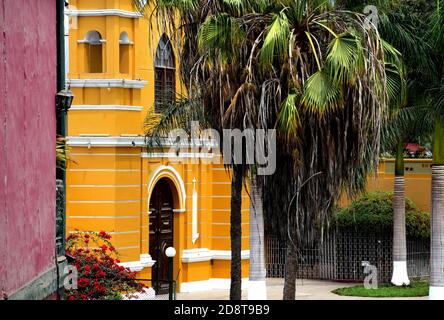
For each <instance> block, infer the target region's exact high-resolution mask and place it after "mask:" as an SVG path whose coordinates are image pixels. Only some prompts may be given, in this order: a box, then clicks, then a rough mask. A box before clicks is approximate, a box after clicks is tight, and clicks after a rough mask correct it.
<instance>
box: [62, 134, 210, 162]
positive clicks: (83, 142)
mask: <svg viewBox="0 0 444 320" xmlns="http://www.w3.org/2000/svg"><path fill="white" fill-rule="evenodd" d="M67 139H68V141H67V143H68V145H70V146H75V147H89V146H91V147H131V146H133V147H134V146H136V147H146V141H145V137H141V136H135V137H109V136H99V135H91V136H71V137H68V138H67ZM133 142H134V144H133ZM212 143H213V145H214V146H216V144H215V142H212V141H209V140H204V141H202V140H195V141H193V143H192V144H190V143H189V142H188V143H185V142H183V143H181V144H180V145H179V146H180V147H182V148H187V147H188V148H193V147H196V146H208V145H209V144H212ZM157 146H158V145H157V143H156V144H154V145H153V147H157ZM173 146H177V144H176V143H175V142H174V140H173V139H162V140H161V141H160V143H159V147H173ZM161 154H164V155H165V153H161ZM180 154H181V153H179V155H180ZM196 154H200V153H196ZM153 155H154V153H142V154H141V156H142V157H146V158H152V157H153ZM166 155H167V157H168V156H172V157H174V156H176V154H166ZM191 155H192V153H189V154H188V156H191ZM209 155H210V153H201V154H200V157H203V156H205V157H209ZM211 156H214V155H213V154H211ZM176 157H177V156H176Z"/></svg>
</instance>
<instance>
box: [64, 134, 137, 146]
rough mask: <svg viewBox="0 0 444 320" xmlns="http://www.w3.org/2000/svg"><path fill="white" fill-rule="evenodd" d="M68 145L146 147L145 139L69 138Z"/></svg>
mask: <svg viewBox="0 0 444 320" xmlns="http://www.w3.org/2000/svg"><path fill="white" fill-rule="evenodd" d="M67 144H68V145H69V146H74V147H132V146H133V147H134V146H135V147H144V146H145V138H144V137H97V136H96V137H94V136H91V137H68V138H67Z"/></svg>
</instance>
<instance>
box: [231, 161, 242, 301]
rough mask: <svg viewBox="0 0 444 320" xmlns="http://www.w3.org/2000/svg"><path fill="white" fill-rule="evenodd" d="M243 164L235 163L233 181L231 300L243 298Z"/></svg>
mask: <svg viewBox="0 0 444 320" xmlns="http://www.w3.org/2000/svg"><path fill="white" fill-rule="evenodd" d="M243 172H244V171H243V166H242V165H237V164H235V165H233V168H232V181H231V218H230V223H231V226H230V236H231V287H230V300H241V298H242V269H241V262H242V261H241V251H242V215H241V209H242V180H243Z"/></svg>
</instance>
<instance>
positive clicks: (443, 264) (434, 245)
mask: <svg viewBox="0 0 444 320" xmlns="http://www.w3.org/2000/svg"><path fill="white" fill-rule="evenodd" d="M430 25H431V28H430V32H429V39H430V44H431V46H432V48H433V53H434V55H435V60H434V61H435V70H436V72H437V76H436V81H435V82H434V83H432V84H431V87H432V89H431V90H430V96H431V99H430V100H429V102H430V104H429V108H428V109H429V110H428V111H429V112H428V121H427V123H429V124H430V125H431V127H432V129H433V167H432V215H431V247H430V250H431V257H430V267H431V270H430V292H429V297H430V299H431V300H444V245H443V244H444V76H443V74H444V62H443V59H444V53H443V51H442V48H443V47H444V4H443V3H442V1H440V0H437V1H436V9H435V12H434V14H433V16H432V18H431V23H430Z"/></svg>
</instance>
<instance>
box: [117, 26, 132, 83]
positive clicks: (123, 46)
mask: <svg viewBox="0 0 444 320" xmlns="http://www.w3.org/2000/svg"><path fill="white" fill-rule="evenodd" d="M119 44H120V73H124V74H128V73H129V59H130V45H132V44H133V43H132V42H131V41H130V39H129V37H128V33H126V32H125V31H124V32H122V33H121V34H120V38H119Z"/></svg>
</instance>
